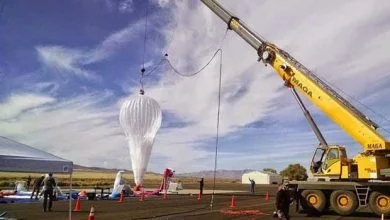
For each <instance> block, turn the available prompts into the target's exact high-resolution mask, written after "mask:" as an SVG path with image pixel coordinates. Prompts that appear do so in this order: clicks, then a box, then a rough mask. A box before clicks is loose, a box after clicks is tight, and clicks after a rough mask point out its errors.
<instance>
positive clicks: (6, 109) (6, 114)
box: [0, 94, 55, 120]
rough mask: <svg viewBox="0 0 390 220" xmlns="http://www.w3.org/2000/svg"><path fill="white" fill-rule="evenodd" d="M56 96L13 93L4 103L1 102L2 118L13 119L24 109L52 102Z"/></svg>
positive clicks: (0, 114) (0, 115)
mask: <svg viewBox="0 0 390 220" xmlns="http://www.w3.org/2000/svg"><path fill="white" fill-rule="evenodd" d="M54 101H55V98H52V97H48V96H42V95H35V94H12V95H11V96H9V97H8V100H6V101H5V102H4V103H0V120H5V119H12V118H14V117H16V116H18V115H19V114H21V113H22V112H23V111H26V110H31V109H33V108H35V107H38V106H41V105H44V104H47V103H52V102H54Z"/></svg>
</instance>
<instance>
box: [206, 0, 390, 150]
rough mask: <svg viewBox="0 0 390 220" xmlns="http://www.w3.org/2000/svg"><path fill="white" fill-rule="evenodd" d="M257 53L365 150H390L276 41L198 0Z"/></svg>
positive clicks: (362, 118) (374, 126)
mask: <svg viewBox="0 0 390 220" xmlns="http://www.w3.org/2000/svg"><path fill="white" fill-rule="evenodd" d="M201 1H202V2H203V3H204V4H205V5H206V6H207V7H208V8H210V9H211V10H212V11H213V12H214V13H215V14H216V15H218V16H219V17H220V18H221V19H222V20H223V21H224V22H225V23H226V24H227V25H228V28H229V29H231V30H233V31H235V32H236V33H237V34H238V35H239V36H240V37H241V38H243V39H244V40H245V41H246V42H247V43H248V44H249V45H251V46H252V47H253V48H254V49H255V50H256V51H257V54H258V55H259V61H260V60H262V61H263V62H264V63H266V64H270V65H272V67H273V68H274V69H275V70H276V72H277V73H278V75H279V76H280V77H281V78H282V79H283V80H284V81H285V85H286V86H288V87H294V88H296V89H297V90H298V91H300V92H301V93H302V94H303V95H305V96H306V97H307V98H308V99H309V100H310V101H311V102H312V103H314V104H315V105H316V106H317V107H318V108H319V109H321V110H322V111H323V112H324V113H325V114H326V115H327V116H328V117H329V118H331V119H332V120H333V121H334V122H335V123H336V124H338V125H339V126H340V127H341V128H343V129H344V130H345V131H346V132H347V133H348V134H349V135H350V136H351V137H352V138H353V139H354V140H356V141H357V142H358V143H359V144H361V145H362V146H363V148H364V150H365V151H372V152H373V151H378V150H390V142H388V141H387V140H386V139H385V137H383V136H382V135H381V134H380V133H379V132H377V131H376V129H377V128H378V125H377V124H376V123H375V122H373V121H371V120H370V119H369V118H368V117H367V116H366V115H364V114H363V113H362V112H361V111H359V110H358V109H357V108H355V107H354V106H353V105H352V104H351V103H349V102H348V101H347V100H346V99H344V98H343V97H342V96H341V95H339V94H338V93H337V92H336V91H335V90H333V89H332V88H331V87H330V86H329V85H327V84H326V83H325V82H324V81H323V80H321V79H320V78H319V77H318V76H316V75H315V74H314V73H313V72H311V71H310V70H309V69H308V68H306V67H305V66H304V65H302V64H301V63H299V62H298V61H297V60H295V59H294V58H293V57H292V56H291V55H289V54H288V53H287V52H285V51H283V50H282V49H280V48H278V47H277V46H276V45H274V44H272V43H270V42H268V41H266V40H265V39H263V38H262V37H260V36H259V35H258V34H256V33H255V32H253V31H252V30H250V29H249V28H248V27H247V25H246V24H245V23H243V22H242V21H240V20H239V19H238V18H237V17H235V16H233V15H232V13H230V12H229V11H228V10H226V9H225V8H223V7H222V6H221V5H220V4H219V3H218V2H216V1H215V0H201Z"/></svg>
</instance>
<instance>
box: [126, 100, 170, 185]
mask: <svg viewBox="0 0 390 220" xmlns="http://www.w3.org/2000/svg"><path fill="white" fill-rule="evenodd" d="M161 120H162V113H161V109H160V105H159V104H158V103H157V101H155V100H154V99H152V98H150V97H148V96H145V95H135V96H132V97H129V98H128V99H127V100H125V101H124V102H123V104H122V107H121V110H120V114H119V121H120V124H121V126H122V129H123V131H124V133H125V135H126V137H127V141H128V146H129V150H130V158H131V165H132V168H133V173H134V181H135V184H136V186H137V187H140V186H142V183H143V179H144V174H145V172H146V168H147V167H148V163H149V158H150V154H151V152H152V147H153V143H154V138H155V136H156V134H157V131H158V130H159V129H160V126H161Z"/></svg>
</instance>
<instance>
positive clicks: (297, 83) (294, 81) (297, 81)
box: [291, 76, 313, 97]
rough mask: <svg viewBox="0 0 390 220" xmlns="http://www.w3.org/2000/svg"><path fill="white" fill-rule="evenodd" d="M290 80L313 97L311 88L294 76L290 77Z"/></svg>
mask: <svg viewBox="0 0 390 220" xmlns="http://www.w3.org/2000/svg"><path fill="white" fill-rule="evenodd" d="M291 82H292V83H293V84H295V85H296V86H298V87H299V88H301V90H302V91H304V92H305V93H306V94H307V95H308V96H310V97H313V94H312V92H311V90H310V89H309V88H307V87H306V86H305V85H303V84H302V83H301V82H299V80H297V79H296V78H295V77H294V76H293V77H292V79H291Z"/></svg>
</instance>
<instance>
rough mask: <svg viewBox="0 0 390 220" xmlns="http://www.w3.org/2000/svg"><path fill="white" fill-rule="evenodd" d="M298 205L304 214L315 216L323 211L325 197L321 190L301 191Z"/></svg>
mask: <svg viewBox="0 0 390 220" xmlns="http://www.w3.org/2000/svg"><path fill="white" fill-rule="evenodd" d="M300 203H301V205H302V208H303V210H304V211H305V212H307V213H310V214H315V215H317V214H320V213H321V212H322V211H324V209H325V206H326V197H325V195H324V193H323V192H322V191H321V190H303V191H302V193H301V197H300Z"/></svg>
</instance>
